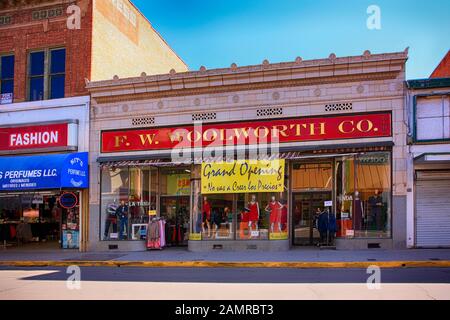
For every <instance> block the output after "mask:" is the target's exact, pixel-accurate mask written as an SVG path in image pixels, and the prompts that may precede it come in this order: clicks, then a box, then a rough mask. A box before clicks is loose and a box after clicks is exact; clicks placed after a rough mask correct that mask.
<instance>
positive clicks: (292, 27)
mask: <svg viewBox="0 0 450 320" xmlns="http://www.w3.org/2000/svg"><path fill="white" fill-rule="evenodd" d="M133 3H135V5H136V6H137V7H138V8H139V9H140V10H141V11H142V12H143V13H144V14H145V15H146V17H147V18H148V19H149V20H150V21H151V22H152V24H153V26H154V27H155V28H156V29H157V30H158V31H159V32H160V33H161V35H162V36H163V37H164V38H165V39H166V41H167V42H168V43H169V44H170V45H171V46H172V48H174V50H175V51H176V52H177V53H178V54H179V55H180V56H181V58H182V59H183V60H184V61H185V62H186V63H187V64H188V66H189V68H190V69H191V70H198V69H199V68H200V66H202V65H204V66H206V67H207V68H208V69H211V68H221V67H228V66H230V64H231V63H233V62H235V63H237V64H238V65H239V66H243V65H250V64H259V63H261V62H262V61H263V60H264V59H268V60H269V61H270V62H281V61H293V60H294V59H295V58H296V57H297V56H301V57H302V58H303V59H317V58H325V57H328V56H329V54H330V53H332V52H333V53H335V54H336V55H337V56H348V55H359V54H362V53H363V52H364V50H366V49H369V50H370V51H371V52H372V53H383V52H394V51H403V50H404V49H405V48H406V47H410V51H409V61H408V64H407V78H408V79H416V78H427V77H429V75H430V74H431V72H432V71H433V70H434V68H435V67H436V66H437V64H438V63H439V61H440V60H441V59H442V58H443V57H444V55H445V53H446V52H447V51H448V50H449V49H450V19H449V17H448V14H449V12H450V1H448V0H428V1H414V0H372V1H366V0H133ZM373 4H374V5H377V6H379V7H380V9H381V30H369V29H368V28H367V26H366V21H367V18H368V16H369V15H368V14H367V13H366V10H367V8H368V6H370V5H373Z"/></svg>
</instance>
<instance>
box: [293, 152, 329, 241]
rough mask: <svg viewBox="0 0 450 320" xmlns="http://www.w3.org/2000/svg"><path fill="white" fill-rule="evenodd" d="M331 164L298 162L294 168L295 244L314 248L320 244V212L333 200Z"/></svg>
mask: <svg viewBox="0 0 450 320" xmlns="http://www.w3.org/2000/svg"><path fill="white" fill-rule="evenodd" d="M332 186H333V163H332V161H331V160H322V161H317V162H297V163H293V165H292V190H293V192H292V198H291V199H292V200H291V203H292V234H293V236H292V243H293V245H305V246H311V245H314V244H317V243H319V240H320V234H319V231H318V230H317V216H318V215H317V209H318V208H320V209H321V210H323V209H324V206H325V201H331V200H332V199H333V193H332V190H333V189H332Z"/></svg>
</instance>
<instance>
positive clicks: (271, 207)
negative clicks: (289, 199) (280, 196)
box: [266, 196, 283, 233]
mask: <svg viewBox="0 0 450 320" xmlns="http://www.w3.org/2000/svg"><path fill="white" fill-rule="evenodd" d="M271 200H272V201H271V202H269V203H268V204H267V206H266V211H268V212H270V232H271V233H274V232H275V224H277V226H278V232H281V209H283V205H282V204H281V203H280V202H279V201H277V200H276V198H275V196H272V199H271Z"/></svg>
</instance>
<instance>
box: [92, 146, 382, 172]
mask: <svg viewBox="0 0 450 320" xmlns="http://www.w3.org/2000/svg"><path fill="white" fill-rule="evenodd" d="M388 149H389V148H388V147H366V148H339V149H325V150H314V151H309V152H305V151H290V152H279V153H272V154H270V155H267V154H264V155H258V154H252V153H247V154H246V155H245V159H252V160H275V159H285V160H300V159H310V158H331V157H337V156H345V155H354V154H357V153H360V152H369V151H386V150H388ZM235 160H236V156H229V157H227V156H224V155H220V156H216V157H203V156H192V157H187V158H185V159H183V161H173V160H171V159H170V158H168V157H167V158H162V159H134V160H118V159H112V160H109V159H104V158H103V159H99V160H98V161H99V162H100V166H101V167H102V168H120V167H122V168H123V167H177V166H187V165H191V164H201V163H203V162H207V163H213V162H232V161H235Z"/></svg>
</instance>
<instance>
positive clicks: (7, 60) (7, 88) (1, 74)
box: [0, 55, 14, 95]
mask: <svg viewBox="0 0 450 320" xmlns="http://www.w3.org/2000/svg"><path fill="white" fill-rule="evenodd" d="M0 93H1V94H11V95H12V94H13V93H14V56H13V55H4V56H0Z"/></svg>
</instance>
